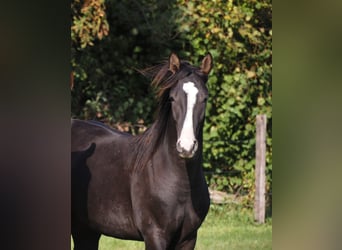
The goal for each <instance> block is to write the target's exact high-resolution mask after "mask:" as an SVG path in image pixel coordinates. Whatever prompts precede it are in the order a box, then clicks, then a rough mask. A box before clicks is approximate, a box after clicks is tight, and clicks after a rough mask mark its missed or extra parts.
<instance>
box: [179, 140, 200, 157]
mask: <svg viewBox="0 0 342 250" xmlns="http://www.w3.org/2000/svg"><path fill="white" fill-rule="evenodd" d="M176 148H177V152H178V154H179V156H180V157H182V158H188V159H189V158H192V157H193V156H194V155H195V153H196V151H197V149H198V141H197V140H196V139H195V140H193V141H192V142H190V141H185V142H184V141H181V140H178V141H177V145H176Z"/></svg>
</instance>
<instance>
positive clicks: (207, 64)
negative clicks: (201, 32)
mask: <svg viewBox="0 0 342 250" xmlns="http://www.w3.org/2000/svg"><path fill="white" fill-rule="evenodd" d="M212 68H213V57H212V56H211V54H210V53H208V54H207V55H206V56H205V57H204V58H203V60H202V64H201V71H202V72H203V73H204V74H209V72H210V70H211V69H212Z"/></svg>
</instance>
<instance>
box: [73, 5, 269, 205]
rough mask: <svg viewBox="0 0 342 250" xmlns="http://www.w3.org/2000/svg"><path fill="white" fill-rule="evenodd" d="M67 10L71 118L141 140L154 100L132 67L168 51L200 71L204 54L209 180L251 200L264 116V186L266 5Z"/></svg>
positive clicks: (147, 63)
mask: <svg viewBox="0 0 342 250" xmlns="http://www.w3.org/2000/svg"><path fill="white" fill-rule="evenodd" d="M72 9H73V11H72V14H73V17H72V18H73V26H72V41H73V46H72V67H73V72H74V77H75V87H74V89H73V91H72V115H73V116H76V117H80V118H84V119H98V120H102V121H104V122H107V123H110V124H111V125H114V126H117V127H119V128H122V129H125V130H129V131H131V132H133V133H138V132H139V131H138V129H137V128H139V127H141V126H146V125H149V124H151V122H152V121H153V110H154V109H155V101H154V99H153V95H152V94H153V93H152V91H151V89H150V87H149V81H148V79H144V78H143V77H142V76H140V75H139V74H138V73H137V72H136V70H135V69H141V68H144V67H146V66H150V65H153V64H155V63H158V62H160V61H161V60H162V59H165V58H167V56H168V55H169V54H170V52H171V51H175V52H177V53H179V54H180V57H182V58H186V59H187V60H189V61H191V62H192V63H197V64H199V62H200V60H201V59H202V57H203V56H204V55H205V54H206V53H207V52H208V51H210V52H211V54H212V55H213V57H214V62H215V63H214V70H213V71H212V73H211V75H210V77H209V82H208V87H209V92H210V99H209V101H208V105H207V113H206V114H207V115H206V123H205V127H204V162H205V163H204V164H205V165H204V166H205V168H206V170H207V171H210V174H209V175H208V181H209V182H210V185H211V186H213V187H215V188H217V189H221V190H226V191H229V192H232V193H238V194H245V193H248V194H249V199H248V200H247V201H250V200H251V198H253V194H254V165H255V117H256V115H257V114H266V115H267V118H268V121H267V122H268V131H267V132H268V139H267V178H268V185H269V186H268V188H269V189H270V188H271V183H272V177H271V176H272V134H271V132H272V5H271V1H270V0H244V1H233V0H228V1H227V0H215V1H200V0H174V1H170V0H160V1H157V0H142V1H135V0H123V1H116V0H108V1H106V2H104V0H89V1H85V2H84V3H81V2H80V0H74V1H73V2H72ZM109 27H110V29H109ZM101 39H102V40H101Z"/></svg>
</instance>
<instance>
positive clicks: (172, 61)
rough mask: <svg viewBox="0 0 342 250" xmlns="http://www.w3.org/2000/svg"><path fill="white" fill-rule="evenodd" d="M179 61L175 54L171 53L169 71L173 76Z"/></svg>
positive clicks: (177, 68)
mask: <svg viewBox="0 0 342 250" xmlns="http://www.w3.org/2000/svg"><path fill="white" fill-rule="evenodd" d="M179 67H180V60H179V58H178V56H177V55H176V54H175V53H172V54H171V55H170V58H169V70H170V71H171V72H172V73H173V74H174V73H176V72H177V71H178V70H179Z"/></svg>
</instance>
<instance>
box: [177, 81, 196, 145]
mask: <svg viewBox="0 0 342 250" xmlns="http://www.w3.org/2000/svg"><path fill="white" fill-rule="evenodd" d="M183 90H184V92H185V93H186V96H187V106H186V107H187V108H186V115H185V119H184V124H183V128H182V131H181V134H180V137H179V140H178V141H179V143H180V146H181V147H182V148H183V149H185V150H187V151H190V150H191V149H192V148H193V146H194V141H195V139H196V138H195V135H194V127H193V121H192V114H193V109H194V106H195V103H196V96H197V93H198V89H197V88H196V87H195V84H194V83H193V82H187V83H184V85H183Z"/></svg>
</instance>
